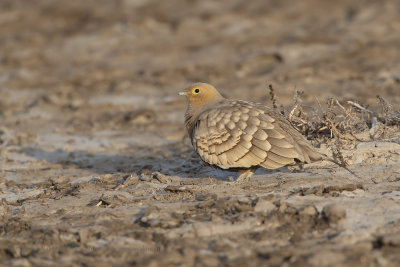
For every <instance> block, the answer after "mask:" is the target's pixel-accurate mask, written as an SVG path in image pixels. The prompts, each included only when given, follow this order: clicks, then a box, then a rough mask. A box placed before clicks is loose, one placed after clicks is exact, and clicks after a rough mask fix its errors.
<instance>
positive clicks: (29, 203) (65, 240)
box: [0, 0, 400, 266]
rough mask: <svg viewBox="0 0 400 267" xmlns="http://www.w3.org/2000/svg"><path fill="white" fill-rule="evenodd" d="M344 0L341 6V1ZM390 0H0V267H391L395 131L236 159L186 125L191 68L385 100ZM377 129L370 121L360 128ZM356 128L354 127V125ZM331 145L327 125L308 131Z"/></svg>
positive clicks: (247, 83) (232, 84) (257, 92)
mask: <svg viewBox="0 0 400 267" xmlns="http://www.w3.org/2000/svg"><path fill="white" fill-rule="evenodd" d="M353 2H354V3H353ZM399 14H400V2H399V1H344V0H343V1H317V0H315V1H312V0H307V1H272V0H271V1H261V0H260V1H239V0H237V1H183V0H172V1H151V0H149V1H145V0H121V1H109V0H96V1H95V0H85V1H68V0H61V1H50V0H32V1H22V0H2V1H1V3H0V50H1V53H0V153H1V161H0V164H1V170H0V199H1V203H0V216H1V217H0V261H1V263H0V264H1V265H3V266H6V265H7V266H54V265H58V266H111V265H114V266H128V265H129V266H143V265H150V266H161V265H163V266H189V265H196V266H205V265H207V266H243V265H244V264H246V265H247V266H260V264H265V265H271V266H291V265H296V266H334V265H336V266H339V265H340V266H356V265H363V266H399V265H400V168H399V164H400V137H399V128H398V126H399V125H398V124H397V125H396V124H392V125H386V126H385V125H383V124H382V123H378V127H379V129H380V130H379V131H380V132H379V134H376V133H375V132H374V134H372V135H371V129H369V128H371V127H372V126H373V125H371V124H368V123H366V124H365V125H367V126H368V127H369V128H368V127H367V128H368V129H366V131H364V133H360V136H362V138H361V137H360V138H343V140H342V142H343V144H344V145H343V148H342V154H343V156H344V158H345V160H346V161H347V162H348V163H349V165H350V168H351V169H352V170H353V171H354V172H355V173H357V175H358V176H359V178H356V177H354V176H351V175H350V174H349V173H348V172H347V171H346V170H343V169H341V168H338V167H336V166H332V164H329V163H326V162H321V163H313V164H310V165H308V166H304V168H303V169H298V168H296V169H294V170H289V169H286V168H282V169H279V170H274V171H269V170H259V171H258V172H257V173H256V175H255V176H254V178H253V179H252V180H251V181H250V182H249V183H248V184H244V185H233V184H231V183H229V182H230V181H233V180H234V179H235V178H236V177H237V174H236V173H233V172H224V171H220V170H215V169H211V168H209V167H206V166H204V165H203V164H202V163H201V162H200V161H199V159H198V157H197V156H196V155H195V153H194V152H193V150H192V148H191V146H190V142H189V140H188V138H187V137H186V132H185V129H184V125H183V114H184V112H185V108H186V102H185V99H184V98H180V97H179V96H178V95H177V92H178V91H180V90H181V89H182V88H184V87H186V86H188V85H189V84H190V83H192V82H195V81H203V82H209V83H212V84H215V85H216V86H217V87H218V88H220V89H221V91H222V92H223V94H224V95H225V96H227V97H230V98H239V99H245V100H252V101H257V102H262V103H266V104H268V105H271V102H270V101H269V95H268V87H267V86H268V84H272V85H273V86H274V88H275V93H276V94H277V96H278V97H279V100H280V102H281V103H282V104H283V105H284V106H285V107H286V108H287V109H290V108H291V106H290V105H291V104H293V90H294V89H295V88H296V89H299V90H304V92H305V93H304V95H302V99H303V104H304V107H305V108H308V109H309V110H312V109H313V108H314V109H316V108H317V109H318V108H319V105H320V103H322V104H321V106H324V105H325V103H326V100H327V99H328V97H336V98H337V99H338V100H339V101H340V103H342V104H343V105H344V106H345V108H348V107H349V105H348V104H347V101H348V100H350V101H356V102H358V103H362V104H363V105H364V106H365V107H367V108H368V109H369V110H372V111H376V112H381V109H382V108H381V107H380V106H379V104H378V103H377V99H376V95H377V94H380V95H381V96H382V97H384V98H385V99H386V100H388V101H389V102H390V103H391V105H392V108H393V110H399V108H400V63H399V62H400V53H399V51H400V50H399V47H400V34H399V32H400V16H399ZM374 131H375V130H374ZM366 133H368V134H366ZM312 141H313V144H314V145H316V146H317V147H319V148H320V149H321V151H322V152H325V153H327V154H332V153H333V152H332V151H333V150H332V149H331V148H332V147H333V145H332V144H333V141H332V139H330V138H329V135H326V136H318V138H314V139H313V140H312Z"/></svg>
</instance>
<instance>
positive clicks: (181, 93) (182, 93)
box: [178, 92, 186, 95]
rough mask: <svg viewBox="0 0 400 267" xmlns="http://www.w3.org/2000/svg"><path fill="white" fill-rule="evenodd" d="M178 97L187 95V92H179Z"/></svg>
mask: <svg viewBox="0 0 400 267" xmlns="http://www.w3.org/2000/svg"><path fill="white" fill-rule="evenodd" d="M178 95H186V92H179V93H178Z"/></svg>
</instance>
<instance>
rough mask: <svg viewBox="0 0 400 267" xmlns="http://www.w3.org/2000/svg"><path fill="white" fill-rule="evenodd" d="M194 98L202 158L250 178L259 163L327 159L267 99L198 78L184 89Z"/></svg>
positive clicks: (192, 129) (192, 132) (191, 127)
mask: <svg viewBox="0 0 400 267" xmlns="http://www.w3.org/2000/svg"><path fill="white" fill-rule="evenodd" d="M179 94H180V95H185V96H186V97H187V99H188V107H187V110H186V114H185V123H186V128H187V130H188V133H189V137H190V139H191V142H192V145H193V147H194V149H195V150H196V152H197V153H198V154H199V156H200V158H201V159H202V160H203V161H204V162H206V163H208V164H210V165H212V166H216V167H219V168H221V169H235V170H238V171H240V172H241V175H240V176H239V178H238V179H237V182H244V181H247V180H249V179H250V177H251V176H252V175H253V173H254V171H255V170H256V169H257V168H258V167H263V168H267V169H277V168H280V167H283V166H286V165H293V164H296V163H310V162H312V161H316V160H321V159H323V155H321V154H320V153H318V152H317V151H315V150H314V148H313V147H312V146H311V145H310V144H309V142H308V141H307V140H306V138H305V137H304V136H303V135H302V134H301V133H300V132H298V131H297V130H296V129H295V128H294V127H293V126H292V125H291V123H290V122H289V121H288V120H287V119H286V118H285V117H284V116H283V115H281V114H279V113H277V112H275V111H274V110H273V109H271V108H269V107H266V106H264V105H262V104H257V103H253V102H247V101H242V100H233V99H227V98H225V97H223V96H222V95H221V94H220V93H219V92H218V91H217V89H215V87H214V86H212V85H209V84H206V83H195V84H193V85H192V86H190V87H189V88H187V89H186V90H185V91H183V92H180V93H179Z"/></svg>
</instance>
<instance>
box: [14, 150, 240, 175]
mask: <svg viewBox="0 0 400 267" xmlns="http://www.w3.org/2000/svg"><path fill="white" fill-rule="evenodd" d="M160 150H163V148H160ZM164 150H165V149H164ZM188 151H189V150H188ZM16 152H18V153H22V154H25V155H27V156H29V157H32V158H35V159H36V160H44V161H46V162H48V163H53V164H60V165H61V166H62V167H63V168H65V169H67V168H69V167H71V166H72V167H73V168H78V169H81V170H86V171H89V172H92V173H96V174H99V175H101V174H116V173H137V174H139V175H140V174H141V173H142V172H143V170H146V171H159V172H161V173H163V174H166V175H171V176H178V177H180V178H199V177H212V178H217V179H221V180H231V179H236V178H237V177H238V174H237V173H236V172H231V171H225V170H220V169H216V168H212V167H209V166H206V165H204V164H203V163H202V162H201V160H200V159H199V158H197V157H196V156H195V155H194V153H192V152H187V151H186V152H183V153H175V154H174V155H173V156H171V157H168V158H166V157H163V156H162V155H161V153H154V155H153V156H148V157H136V156H127V155H122V154H121V155H120V154H106V153H97V152H94V153H91V152H87V151H80V150H78V151H65V150H62V149H56V150H53V151H47V150H44V149H42V148H39V147H24V148H21V149H19V150H17V151H16ZM133 154H134V153H133Z"/></svg>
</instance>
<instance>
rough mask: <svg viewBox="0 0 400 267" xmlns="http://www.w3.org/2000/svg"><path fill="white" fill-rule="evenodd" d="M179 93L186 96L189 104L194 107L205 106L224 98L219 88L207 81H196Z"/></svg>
mask: <svg viewBox="0 0 400 267" xmlns="http://www.w3.org/2000/svg"><path fill="white" fill-rule="evenodd" d="M179 95H184V96H186V97H187V99H188V101H189V105H190V106H192V107H203V106H206V105H207V104H210V103H212V102H214V101H215V100H218V99H220V98H222V96H221V94H220V93H219V92H218V91H217V89H215V87H214V86H212V85H210V84H207V83H195V84H193V85H191V86H190V87H188V88H186V89H185V90H184V91H182V92H179Z"/></svg>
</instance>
